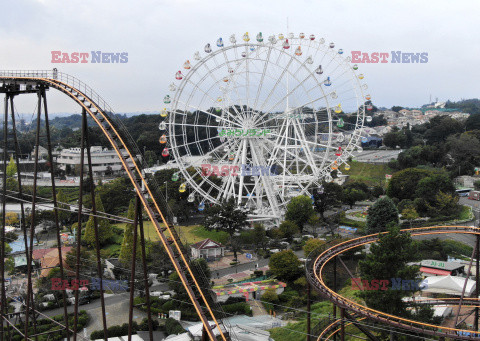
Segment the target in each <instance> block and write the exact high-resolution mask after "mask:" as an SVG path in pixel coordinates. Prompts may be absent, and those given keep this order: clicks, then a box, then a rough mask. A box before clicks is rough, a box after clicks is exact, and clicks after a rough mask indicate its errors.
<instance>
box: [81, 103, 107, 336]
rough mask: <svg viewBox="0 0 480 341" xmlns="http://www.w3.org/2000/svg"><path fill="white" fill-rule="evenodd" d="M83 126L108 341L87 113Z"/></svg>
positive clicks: (104, 326)
mask: <svg viewBox="0 0 480 341" xmlns="http://www.w3.org/2000/svg"><path fill="white" fill-rule="evenodd" d="M82 116H83V124H84V127H85V142H86V146H87V162H88V175H89V178H90V194H91V198H92V213H93V229H94V233H95V251H96V256H97V272H98V277H99V279H100V303H101V306H102V324H103V337H104V339H105V341H107V340H108V333H107V317H106V312H105V297H104V295H103V279H102V278H103V271H102V258H101V257H100V242H99V235H98V221H97V206H96V204H95V184H94V182H93V181H94V180H93V170H92V155H91V151H90V138H89V136H88V125H87V113H86V112H85V111H83V112H82Z"/></svg>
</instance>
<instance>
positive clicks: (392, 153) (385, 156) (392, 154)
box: [355, 149, 403, 163]
mask: <svg viewBox="0 0 480 341" xmlns="http://www.w3.org/2000/svg"><path fill="white" fill-rule="evenodd" d="M401 152H403V150H401V149H396V150H365V151H364V152H363V153H361V154H357V156H356V157H355V159H356V160H357V161H359V162H367V163H388V161H390V160H391V159H396V158H398V154H400V153H401Z"/></svg>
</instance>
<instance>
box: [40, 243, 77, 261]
mask: <svg viewBox="0 0 480 341" xmlns="http://www.w3.org/2000/svg"><path fill="white" fill-rule="evenodd" d="M71 249H72V247H71V246H63V247H62V257H63V258H65V255H66V254H67V252H69V251H70V250H71ZM54 250H55V251H56V252H53V253H54V254H56V256H57V257H58V248H57V247H52V248H49V249H36V250H33V252H32V253H33V259H34V260H36V259H40V258H44V257H45V256H46V255H47V254H50V252H52V251H54Z"/></svg>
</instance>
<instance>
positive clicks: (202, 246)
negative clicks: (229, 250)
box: [191, 238, 223, 250]
mask: <svg viewBox="0 0 480 341" xmlns="http://www.w3.org/2000/svg"><path fill="white" fill-rule="evenodd" d="M209 243H213V244H215V245H208V244H209ZM191 247H193V248H194V249H199V250H205V249H217V248H219V247H223V245H222V244H220V243H217V242H216V241H214V240H211V239H210V238H207V239H205V240H202V241H201V242H198V243H195V244H193V245H192V246H191Z"/></svg>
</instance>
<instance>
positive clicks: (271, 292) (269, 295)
mask: <svg viewBox="0 0 480 341" xmlns="http://www.w3.org/2000/svg"><path fill="white" fill-rule="evenodd" d="M261 300H262V301H265V302H268V303H278V301H279V300H278V295H277V293H276V292H275V289H272V288H269V289H267V290H265V292H264V293H263V295H262V298H261Z"/></svg>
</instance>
